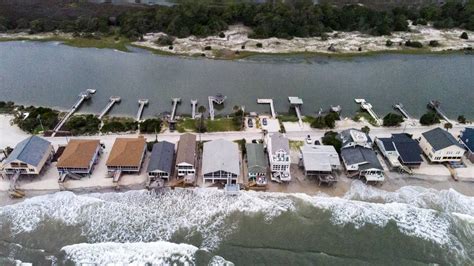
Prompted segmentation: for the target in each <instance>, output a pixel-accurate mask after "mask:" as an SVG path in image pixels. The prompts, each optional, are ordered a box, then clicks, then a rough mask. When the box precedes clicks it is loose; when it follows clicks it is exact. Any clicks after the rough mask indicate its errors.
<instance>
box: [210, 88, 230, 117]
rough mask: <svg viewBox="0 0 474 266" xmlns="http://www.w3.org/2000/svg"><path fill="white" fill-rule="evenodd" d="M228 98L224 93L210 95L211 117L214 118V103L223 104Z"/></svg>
mask: <svg viewBox="0 0 474 266" xmlns="http://www.w3.org/2000/svg"><path fill="white" fill-rule="evenodd" d="M226 99H227V96H224V95H222V94H217V95H216V96H209V97H208V101H209V116H210V117H211V120H214V116H215V113H214V103H216V104H223V103H224V101H225V100H226Z"/></svg>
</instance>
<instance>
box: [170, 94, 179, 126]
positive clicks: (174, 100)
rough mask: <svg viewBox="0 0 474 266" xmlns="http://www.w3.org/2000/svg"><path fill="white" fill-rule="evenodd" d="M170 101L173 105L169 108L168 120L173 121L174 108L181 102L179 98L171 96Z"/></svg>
mask: <svg viewBox="0 0 474 266" xmlns="http://www.w3.org/2000/svg"><path fill="white" fill-rule="evenodd" d="M171 102H172V103H173V107H172V109H171V117H170V121H174V117H175V116H176V108H178V104H179V103H180V102H181V98H172V99H171Z"/></svg>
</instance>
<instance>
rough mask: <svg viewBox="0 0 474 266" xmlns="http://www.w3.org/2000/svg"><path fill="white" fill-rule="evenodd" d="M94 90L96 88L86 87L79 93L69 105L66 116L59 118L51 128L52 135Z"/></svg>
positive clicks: (54, 134)
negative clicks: (71, 104)
mask: <svg viewBox="0 0 474 266" xmlns="http://www.w3.org/2000/svg"><path fill="white" fill-rule="evenodd" d="M95 92H96V90H93V89H88V90H86V91H83V92H81V93H80V94H79V99H78V100H77V102H76V103H75V104H74V105H73V106H72V107H71V109H70V110H69V112H68V113H67V114H66V116H64V117H63V119H61V121H59V123H58V124H57V125H56V127H55V128H54V129H53V133H52V134H51V136H52V137H54V136H56V133H57V132H58V131H59V130H60V129H61V128H62V127H63V125H64V124H65V123H66V121H67V120H68V119H69V118H70V117H71V116H72V115H73V114H74V113H75V112H76V111H77V110H78V109H79V107H81V105H82V103H83V102H84V101H86V100H88V99H90V98H91V97H92V94H94V93H95Z"/></svg>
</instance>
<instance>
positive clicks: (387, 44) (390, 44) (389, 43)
mask: <svg viewBox="0 0 474 266" xmlns="http://www.w3.org/2000/svg"><path fill="white" fill-rule="evenodd" d="M392 44H393V42H392V40H387V41H386V42H385V46H387V47H391V46H392Z"/></svg>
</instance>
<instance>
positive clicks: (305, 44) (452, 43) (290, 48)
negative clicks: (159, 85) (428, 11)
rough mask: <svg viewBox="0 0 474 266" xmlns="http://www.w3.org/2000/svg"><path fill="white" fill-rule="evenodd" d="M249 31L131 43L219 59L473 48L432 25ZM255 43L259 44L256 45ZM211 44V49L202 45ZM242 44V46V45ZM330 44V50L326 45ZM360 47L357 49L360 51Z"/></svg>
mask: <svg viewBox="0 0 474 266" xmlns="http://www.w3.org/2000/svg"><path fill="white" fill-rule="evenodd" d="M250 31H251V30H250V29H249V28H247V27H245V26H243V25H232V26H229V29H228V30H227V31H225V32H224V34H225V37H224V38H220V37H219V36H209V37H206V38H197V37H195V36H190V37H187V38H176V39H175V40H174V42H173V49H169V47H168V46H159V45H157V44H156V43H155V42H156V40H158V38H160V37H161V36H163V35H166V34H165V33H163V32H158V33H148V34H146V35H145V36H144V40H143V41H138V42H134V43H133V44H134V45H135V46H138V47H144V48H149V49H153V50H157V51H161V52H166V53H171V54H179V55H189V56H191V55H201V54H204V55H205V56H206V57H209V58H221V57H224V58H225V57H229V58H232V57H233V56H235V52H237V51H238V52H239V53H240V52H242V53H243V52H251V53H270V54H288V53H315V54H363V53H368V52H381V51H388V52H397V51H407V52H410V51H412V52H416V51H425V52H442V51H453V50H460V49H464V48H468V47H473V46H474V42H473V41H472V40H463V39H460V38H459V36H460V35H461V33H462V32H464V31H465V30H461V29H449V30H439V29H435V28H433V27H431V26H421V25H417V26H413V25H410V32H394V33H393V34H392V35H391V36H372V35H368V34H364V33H360V32H331V33H329V34H328V38H327V40H322V39H321V38H320V37H309V38H293V39H291V40H286V39H278V38H268V39H251V38H249V37H248V34H249V32H250ZM467 33H468V35H469V36H474V32H470V31H467ZM387 40H391V41H392V42H393V45H392V46H390V47H388V46H386V42H387ZM407 40H412V41H419V42H421V43H422V44H423V46H424V48H423V49H422V50H420V49H414V48H407V47H405V46H404V45H400V43H405V42H406V41H407ZM432 40H436V41H438V42H439V43H440V45H439V46H438V47H430V46H428V44H429V42H430V41H432ZM257 43H260V44H262V47H261V48H259V47H257ZM208 46H210V47H211V50H206V49H205V48H206V47H208ZM243 46H245V49H242V47H243ZM330 46H332V47H333V50H332V51H329V50H328V48H329V47H330ZM359 48H360V50H359Z"/></svg>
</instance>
